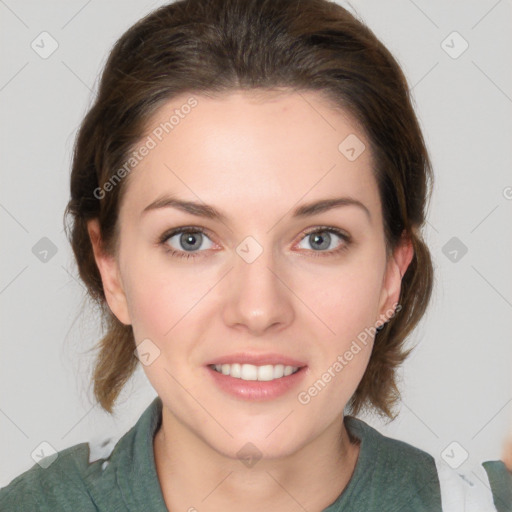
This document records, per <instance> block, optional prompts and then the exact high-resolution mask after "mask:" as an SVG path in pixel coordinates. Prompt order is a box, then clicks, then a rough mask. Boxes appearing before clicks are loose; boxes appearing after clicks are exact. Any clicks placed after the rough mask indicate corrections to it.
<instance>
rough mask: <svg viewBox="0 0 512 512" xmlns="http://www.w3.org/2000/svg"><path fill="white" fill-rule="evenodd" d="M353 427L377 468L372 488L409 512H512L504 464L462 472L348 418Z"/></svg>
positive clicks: (511, 478) (510, 480)
mask: <svg viewBox="0 0 512 512" xmlns="http://www.w3.org/2000/svg"><path fill="white" fill-rule="evenodd" d="M346 419H347V428H348V429H349V430H350V431H351V432H352V433H353V434H354V435H355V436H356V437H358V438H359V439H362V443H363V445H362V446H364V445H365V444H366V446H365V450H364V453H365V455H366V458H367V461H366V465H367V466H369V465H370V461H371V464H372V465H373V467H372V469H371V473H372V485H373V486H375V488H376V489H377V490H378V493H379V494H380V499H382V498H383V497H386V496H389V500H390V503H391V500H394V503H395V505H397V506H398V509H400V506H399V505H402V506H404V508H403V510H425V511H426V510H428V511H431V510H439V511H441V510H442V511H443V512H496V511H497V510H498V511H500V512H501V511H502V510H507V511H509V510H510V511H512V473H510V472H509V471H507V469H506V466H505V464H504V463H503V462H502V461H486V462H482V463H471V462H470V461H467V462H466V463H464V464H461V465H459V466H457V467H452V466H454V464H453V463H452V465H450V463H451V461H450V460H447V459H443V458H442V456H441V455H440V456H439V457H435V458H434V457H433V456H432V455H431V454H429V453H427V452H425V451H424V450H421V449H419V448H417V447H415V446H413V445H411V444H409V443H406V442H404V441H400V440H398V439H393V438H390V437H387V436H385V435H383V434H381V433H380V432H378V431H377V430H376V429H374V428H373V427H371V426H370V425H368V424H367V423H365V422H364V421H362V420H360V419H358V418H354V417H351V416H347V417H346Z"/></svg>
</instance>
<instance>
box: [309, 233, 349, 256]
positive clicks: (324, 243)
mask: <svg viewBox="0 0 512 512" xmlns="http://www.w3.org/2000/svg"><path fill="white" fill-rule="evenodd" d="M333 235H334V237H333ZM336 237H337V238H339V239H341V240H342V243H341V244H338V247H337V248H336V240H335V238H336ZM304 242H307V243H308V244H310V245H311V247H313V249H312V251H313V253H317V254H313V256H330V255H333V254H337V253H339V252H341V251H345V250H346V249H348V246H349V245H350V243H351V237H350V235H348V234H347V233H345V232H343V231H341V230H340V229H337V228H333V227H326V226H322V227H318V228H315V229H314V230H312V231H308V232H307V233H306V235H305V236H304V238H303V239H302V240H301V243H304ZM333 246H334V247H333ZM299 247H300V246H299ZM300 248H301V249H303V248H304V247H300ZM306 249H307V247H306ZM326 249H327V250H326Z"/></svg>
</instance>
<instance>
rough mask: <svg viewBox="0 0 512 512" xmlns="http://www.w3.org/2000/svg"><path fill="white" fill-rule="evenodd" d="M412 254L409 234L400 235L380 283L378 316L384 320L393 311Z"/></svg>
mask: <svg viewBox="0 0 512 512" xmlns="http://www.w3.org/2000/svg"><path fill="white" fill-rule="evenodd" d="M413 256H414V248H413V246H412V241H411V239H410V237H409V236H406V235H405V234H403V235H402V238H401V239H400V242H399V244H398V245H397V247H396V248H395V250H394V251H393V254H392V255H391V256H390V257H389V260H388V262H387V266H386V273H385V275H384V280H383V283H382V285H383V286H382V292H381V298H380V303H379V315H380V316H379V318H380V319H382V320H383V321H384V322H386V321H387V320H388V319H389V318H390V317H391V316H392V313H393V312H394V310H395V308H396V306H395V305H396V304H398V299H399V297H400V290H401V287H402V278H403V276H404V274H405V272H406V271H407V268H408V267H409V264H410V263H411V261H412V258H413Z"/></svg>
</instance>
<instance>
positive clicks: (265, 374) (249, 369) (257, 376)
mask: <svg viewBox="0 0 512 512" xmlns="http://www.w3.org/2000/svg"><path fill="white" fill-rule="evenodd" d="M208 366H209V367H210V368H211V369H212V370H214V371H216V372H218V373H221V374H222V375H226V376H230V377H233V378H235V379H240V380H246V381H263V382H269V381H273V380H278V379H282V378H283V377H288V376H289V375H293V374H294V373H297V372H298V371H299V370H300V369H301V367H300V366H289V365H283V364H276V365H273V364H266V365H262V366H256V365H253V364H246V363H244V364H240V363H233V364H227V363H224V364H210V365H208Z"/></svg>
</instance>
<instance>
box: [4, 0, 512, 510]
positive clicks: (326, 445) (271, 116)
mask: <svg viewBox="0 0 512 512" xmlns="http://www.w3.org/2000/svg"><path fill="white" fill-rule="evenodd" d="M431 179H432V175H431V168H430V162H429V158H428V155H427V151H426V149H425V144H424V141H423V137H422V134H421V131H420V128H419V125H418V122H417V119H416V116H415V114H414V111H413V108H412V106H411V102H410V98H409V94H408V89H407V85H406V81H405V78H404V76H403V74H402V72H401V70H400V68H399V66H398V64H397V63H396V61H395V60H394V59H393V57H392V56H391V55H390V53H389V52H388V51H387V50H386V48H384V46H383V45H382V44H381V43H380V42H379V41H378V40H377V39H376V37H375V36H374V34H373V33H372V32H371V31H370V30H369V29H368V28H367V27H365V26H364V25H363V24H361V23H360V22H359V21H357V20H356V19H355V18H354V17H353V16H352V15H351V14H350V13H348V12H347V11H346V10H344V9H343V8H342V7H340V6H338V5H336V4H334V3H330V2H327V1H325V0H303V1H301V2H298V1H289V0H286V1H285V0H272V1H268V0H267V1H265V0H254V1H252V0H251V1H247V0H245V1H242V0H210V1H206V0H182V1H178V2H175V3H172V4H170V5H167V6H164V7H162V8H160V9H158V10H157V11H155V12H154V13H152V14H151V15H149V16H147V17H146V18H144V19H142V20H141V21H140V22H138V23H137V24H136V25H135V26H134V27H132V28H131V29H130V30H129V31H128V32H126V33H125V34H124V35H123V37H122V38H121V39H120V40H119V41H118V43H117V44H116V46H115V48H114V49H113V51H112V53H111V55H110V57H109V60H108V62H107V64H106V67H105V70H104V72H103V76H102V80H101V84H100V89H99V93H98V97H97V99H96V101H95V104H94V105H93V107H92V108H91V110H90V111H89V113H88V114H87V116H86V118H85V119H84V122H83V124H82V126H81V129H80V132H79V134H78V138H77V142H76V147H75V154H74V161H73V169H72V175H71V199H70V202H69V205H68V209H67V212H68V213H69V214H70V215H71V216H72V218H73V221H74V223H73V229H72V232H71V237H70V238H71V244H72V247H73V250H74V253H75V256H76V260H77V264H78V268H79V271H80V276H81V278H82V279H83V281H84V283H85V284H86V285H87V287H88V290H89V292H90V294H91V296H92V297H93V298H95V299H96V300H97V301H98V303H99V304H100V305H101V307H102V308H103V310H104V312H105V316H106V319H107V322H108V330H107V333H106V335H105V337H104V338H103V339H102V340H101V344H100V353H99V357H98V361H97V366H96V369H95V373H94V383H95V395H96V397H97V399H98V401H99V403H100V404H101V405H102V407H103V408H104V409H105V410H106V411H109V412H111V411H112V407H113V405H114V403H115V400H116V398H117V396H118V395H119V393H120V391H121V389H122V388H123V385H124V384H125V383H126V382H127V380H128V379H129V377H130V376H131V374H132V373H133V371H134V369H135V367H136V365H137V364H138V363H139V361H140V363H141V364H142V365H143V368H144V371H145V373H146V375H147V377H148V379H149V380H150V382H151V384H152V386H153V387H154V388H155V390H156V392H157V394H158V397H157V398H156V399H155V400H154V402H153V403H152V404H151V405H150V406H149V407H148V408H147V410H146V411H145V412H144V414H143V415H142V416H141V418H140V420H139V421H138V422H137V424H136V425H135V426H134V428H133V429H132V430H130V431H129V432H128V433H127V434H126V435H125V436H123V438H122V439H121V440H120V441H119V442H118V443H117V445H116V446H115V448H114V450H113V451H112V452H111V453H106V454H105V455H104V456H103V457H101V458H99V459H98V460H90V453H89V447H88V445H87V444H85V443H84V444H80V445H76V446H73V447H71V448H69V449H67V450H63V451H62V452H60V453H59V456H58V457H57V458H56V460H54V461H52V462H51V463H49V464H48V466H47V468H46V469H43V468H42V467H41V466H40V465H36V466H34V467H33V468H32V469H30V470H29V471H27V472H26V473H24V474H22V475H20V476H19V477H18V478H16V479H15V480H13V481H12V482H11V483H10V484H9V485H8V486H7V487H6V488H4V489H2V490H1V491H0V505H1V507H2V510H4V509H5V510H34V509H39V510H52V511H55V510H67V509H69V508H71V507H74V508H76V509H78V510H84V511H87V510H91V511H92V510H102V511H103V510H105V511H107V510H108V511H112V510H116V511H121V510H123V511H124V510H152V511H165V510H172V511H174V510H188V511H196V510H197V511H200V512H202V511H209V510H211V511H216V510H235V509H236V510H244V511H252V510H275V511H288V510H290V511H292V510H300V509H302V510H309V511H329V512H334V511H338V510H351V511H354V510H364V511H371V510H379V511H388V510H396V511H398V510H414V511H423V510H424V511H433V510H464V502H465V501H466V505H467V503H471V504H472V506H474V507H475V510H506V508H505V507H507V506H509V504H508V501H507V500H509V499H510V482H511V475H510V473H509V472H507V470H506V468H505V466H504V464H503V462H501V461H493V462H487V463H485V475H486V478H487V479H488V480H487V482H486V484H489V489H488V492H485V493H482V492H480V491H478V492H476V491H475V490H472V489H469V488H467V486H465V485H464V483H463V482H462V481H461V479H459V478H458V476H457V474H456V473H455V472H454V471H452V470H450V468H448V466H443V465H442V463H440V462H439V461H437V460H435V459H434V458H433V457H432V456H431V455H429V454H428V453H426V452H424V451H422V450H420V449H418V448H416V447H414V446H411V445H409V444H407V443H404V442H401V441H398V440H394V439H391V438H387V437H385V436H383V435H381V434H380V433H379V432H377V431H376V430H375V429H373V428H372V427H370V426H369V425H367V424H366V423H365V422H363V421H362V420H360V419H357V418H356V415H357V414H358V413H359V412H361V411H364V410H369V411H375V412H376V413H379V414H381V415H382V416H384V417H389V418H393V417H394V411H393V409H394V406H395V405H396V404H397V403H398V401H399V393H398V389H397V386H396V375H395V372H396V370H397V368H398V367H399V365H400V364H401V363H402V362H403V361H404V359H405V358H406V357H407V355H408V352H409V351H408V350H405V349H404V342H405V340H406V337H407V336H408V334H409V333H410V332H411V331H412V329H413V328H414V327H415V326H416V324H417V323H418V322H419V320H420V319H421V318H422V316H423V314H424V312H425V310H426V307H427V305H428V302H429V299H430V295H431V290H432V282H433V270H432V264H431V259H430V254H429V251H428V248H427V247H426V245H425V244H424V242H423V240H422V236H421V228H422V226H423V224H424V222H425V209H426V201H427V199H428V195H429V192H430V185H431ZM345 411H347V412H350V415H347V414H345ZM477 507H479V508H477Z"/></svg>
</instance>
